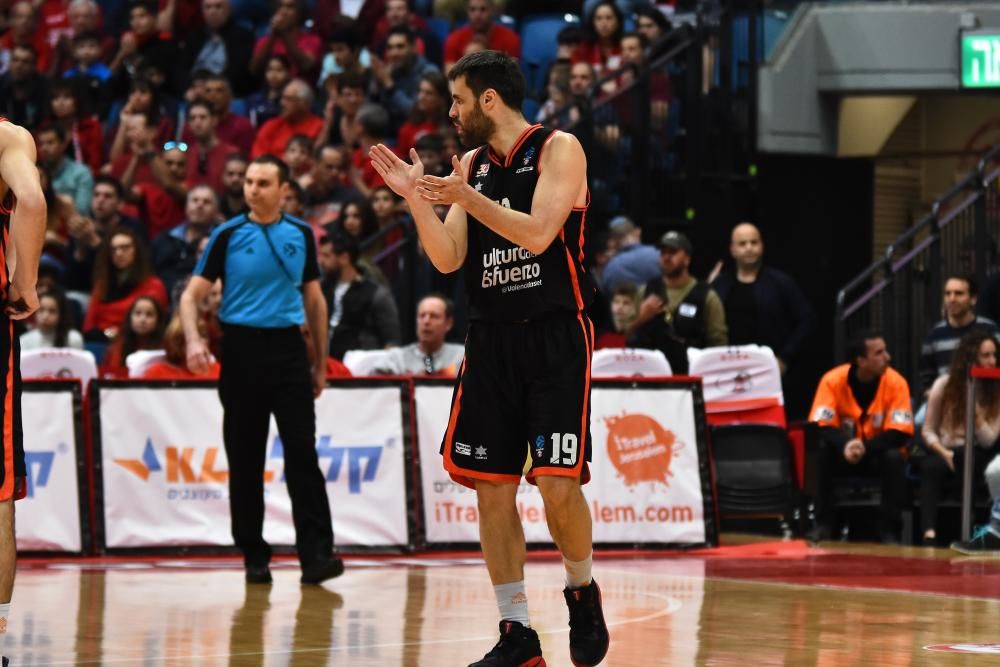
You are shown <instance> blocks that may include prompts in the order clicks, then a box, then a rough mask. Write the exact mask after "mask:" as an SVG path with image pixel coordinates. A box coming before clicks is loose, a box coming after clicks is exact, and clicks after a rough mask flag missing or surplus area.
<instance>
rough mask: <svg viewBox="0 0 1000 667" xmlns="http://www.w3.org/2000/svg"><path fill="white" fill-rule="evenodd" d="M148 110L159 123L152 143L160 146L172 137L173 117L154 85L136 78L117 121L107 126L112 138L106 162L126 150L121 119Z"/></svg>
mask: <svg viewBox="0 0 1000 667" xmlns="http://www.w3.org/2000/svg"><path fill="white" fill-rule="evenodd" d="M150 110H151V111H153V112H154V114H153V116H154V118H156V119H158V121H157V122H158V123H159V125H158V126H157V129H156V137H154V138H153V145H154V146H157V147H159V146H162V145H163V144H164V143H166V142H167V141H170V140H171V139H172V138H173V136H174V130H175V129H176V126H175V123H174V119H173V116H172V115H171V114H169V113H167V110H166V109H165V108H163V106H162V105H161V104H160V100H159V96H158V95H157V92H156V87H155V86H154V85H153V84H152V83H150V82H149V81H146V80H145V79H136V80H135V81H133V82H132V87H131V89H130V90H129V94H128V99H126V100H125V106H123V107H122V109H121V112H120V113H119V114H118V123H117V124H116V125H115V126H114V127H113V128H109V132H108V134H110V135H113V136H114V139H112V141H111V148H110V149H109V150H108V162H113V161H114V160H115V159H117V158H118V156H120V155H123V154H124V153H126V152H127V151H128V140H127V138H126V137H125V123H124V122H122V121H124V120H125V118H127V117H128V116H130V115H132V114H135V113H139V112H142V111H150Z"/></svg>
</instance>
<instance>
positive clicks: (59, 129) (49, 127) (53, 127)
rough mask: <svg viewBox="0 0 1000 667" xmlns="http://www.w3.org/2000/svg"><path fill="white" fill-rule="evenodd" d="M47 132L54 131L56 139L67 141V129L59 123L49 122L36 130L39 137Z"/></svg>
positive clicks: (61, 141) (62, 142)
mask: <svg viewBox="0 0 1000 667" xmlns="http://www.w3.org/2000/svg"><path fill="white" fill-rule="evenodd" d="M46 132H52V133H53V134H55V135H56V139H58V140H59V143H61V144H64V143H66V130H64V129H63V126H62V125H60V124H58V123H48V124H46V125H43V126H42V127H40V128H38V130H37V131H36V133H37V135H38V136H39V137H41V136H42V135H43V134H45V133H46Z"/></svg>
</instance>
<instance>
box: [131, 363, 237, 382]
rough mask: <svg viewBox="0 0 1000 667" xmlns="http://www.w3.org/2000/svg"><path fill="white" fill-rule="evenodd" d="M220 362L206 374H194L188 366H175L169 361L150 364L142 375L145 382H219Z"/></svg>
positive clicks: (212, 364) (212, 366)
mask: <svg viewBox="0 0 1000 667" xmlns="http://www.w3.org/2000/svg"><path fill="white" fill-rule="evenodd" d="M219 368H220V367H219V362H217V361H214V362H212V363H211V365H209V367H208V370H207V371H205V372H204V373H192V372H191V371H189V370H188V369H187V367H186V366H175V365H174V364H172V363H170V362H169V361H157V362H156V363H153V364H150V366H149V368H147V369H146V371H145V372H144V373H143V374H142V378H143V379H144V380H218V379H219Z"/></svg>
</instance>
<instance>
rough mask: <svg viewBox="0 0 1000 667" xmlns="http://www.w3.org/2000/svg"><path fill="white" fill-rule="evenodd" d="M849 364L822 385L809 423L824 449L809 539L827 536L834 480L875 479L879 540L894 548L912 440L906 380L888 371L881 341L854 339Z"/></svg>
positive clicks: (865, 335) (872, 336)
mask: <svg viewBox="0 0 1000 667" xmlns="http://www.w3.org/2000/svg"><path fill="white" fill-rule="evenodd" d="M848 354H849V358H850V359H851V362H850V363H847V364H842V365H840V366H837V367H836V368H834V369H833V370H831V371H829V372H827V373H826V375H824V376H823V379H822V380H820V383H819V388H818V389H817V390H816V397H815V398H814V399H813V404H812V410H811V411H810V413H809V414H810V417H809V420H810V421H812V422H815V423H817V424H818V425H819V427H820V433H821V441H822V445H821V447H820V454H819V461H818V464H819V470H818V474H817V482H816V527H815V528H814V529H813V530H812V531H810V535H809V537H810V539H812V540H813V541H819V540H822V539H828V538H829V537H830V535H831V526H832V519H833V509H834V508H833V481H834V479H835V478H837V477H843V476H852V477H874V478H880V479H881V482H882V506H881V516H880V519H881V521H880V531H881V537H882V541H883V542H886V543H898V541H899V529H900V525H901V521H900V517H901V513H902V503H903V493H904V477H903V464H904V462H905V450H906V447H907V446H908V444H909V441H910V439H911V438H912V437H913V412H912V404H911V402H910V388H909V385H908V384H907V383H906V379H905V378H904V377H903V376H902V375H900V374H899V373H898V372H896V371H895V370H893V369H892V368H890V367H889V362H890V361H891V357H890V356H889V352H888V350H886V345H885V339H884V338H883V337H882V335H881V334H880V333H876V332H874V331H868V332H862V333H860V334H858V335H857V336H856V337H855V339H854V340H853V341H852V342H851V344H850V346H849V347H848Z"/></svg>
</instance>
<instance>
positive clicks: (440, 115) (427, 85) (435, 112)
mask: <svg viewBox="0 0 1000 667" xmlns="http://www.w3.org/2000/svg"><path fill="white" fill-rule="evenodd" d="M450 101H451V95H450V93H449V92H448V79H446V78H445V77H444V75H443V74H441V72H438V71H437V70H433V71H430V72H427V73H426V74H424V76H423V77H422V78H421V79H420V87H419V88H418V90H417V99H416V103H415V104H414V105H413V110H412V111H411V112H410V119H409V120H408V121H406V122H405V123H403V126H402V127H400V128H399V134H398V136H397V138H396V150H397V151H398V152H399V154H400V155H409V154H410V149H411V148H413V147H414V145H415V144H416V143H417V139H419V138H420V137H422V136H424V135H425V134H433V133H435V132H439V131H440V130H441V128H442V127H449V126H450V125H451V123H450V120H449V118H448V107H449V106H450Z"/></svg>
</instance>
